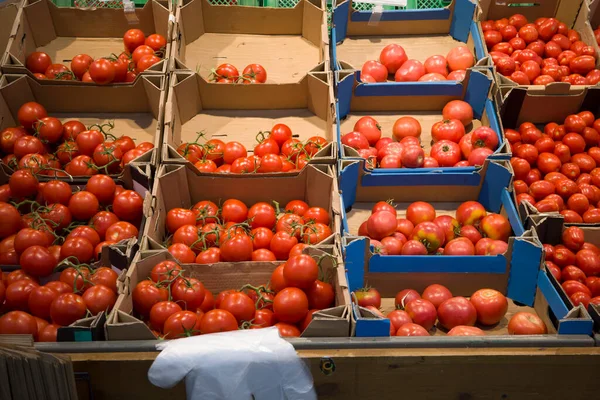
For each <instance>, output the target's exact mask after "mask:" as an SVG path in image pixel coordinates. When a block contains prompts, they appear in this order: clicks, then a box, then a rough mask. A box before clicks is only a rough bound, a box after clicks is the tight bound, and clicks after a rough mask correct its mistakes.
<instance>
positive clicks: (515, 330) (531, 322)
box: [508, 311, 548, 335]
mask: <svg viewBox="0 0 600 400" xmlns="http://www.w3.org/2000/svg"><path fill="white" fill-rule="evenodd" d="M508 333H509V334H510V335H544V334H546V333H548V328H546V325H545V324H544V321H542V320H541V319H540V317H538V316H537V315H534V314H531V313H528V312H523V311H520V312H518V313H516V314H515V315H513V316H512V318H511V319H510V321H509V322H508Z"/></svg>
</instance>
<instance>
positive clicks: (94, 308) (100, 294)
mask: <svg viewBox="0 0 600 400" xmlns="http://www.w3.org/2000/svg"><path fill="white" fill-rule="evenodd" d="M82 298H83V301H84V302H85V305H86V307H87V309H88V310H89V311H90V313H91V314H92V315H98V314H99V313H101V312H103V311H104V312H105V313H107V314H108V313H109V312H110V310H112V308H113V306H114V305H115V303H116V301H117V294H116V293H115V292H114V291H112V290H111V289H109V288H108V287H106V286H104V285H95V286H92V287H91V288H89V289H88V290H86V291H85V292H84V293H83V296H82Z"/></svg>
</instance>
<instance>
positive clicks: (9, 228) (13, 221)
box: [0, 202, 21, 239]
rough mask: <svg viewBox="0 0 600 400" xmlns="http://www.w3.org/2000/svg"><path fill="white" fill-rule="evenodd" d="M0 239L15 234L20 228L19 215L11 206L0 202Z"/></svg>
mask: <svg viewBox="0 0 600 400" xmlns="http://www.w3.org/2000/svg"><path fill="white" fill-rule="evenodd" d="M0 220H1V221H2V224H0V238H1V239H4V238H6V237H8V236H10V235H12V234H15V233H17V232H18V231H19V229H20V228H21V214H20V213H19V211H18V210H17V209H16V208H15V207H14V206H13V205H11V204H8V203H5V202H0Z"/></svg>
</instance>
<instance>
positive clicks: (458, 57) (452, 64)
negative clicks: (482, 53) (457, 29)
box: [446, 46, 475, 71]
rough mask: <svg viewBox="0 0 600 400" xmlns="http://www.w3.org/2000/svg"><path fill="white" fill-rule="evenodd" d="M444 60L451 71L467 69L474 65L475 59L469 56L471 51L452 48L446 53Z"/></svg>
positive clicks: (464, 47)
mask: <svg viewBox="0 0 600 400" xmlns="http://www.w3.org/2000/svg"><path fill="white" fill-rule="evenodd" d="M446 59H447V60H448V67H449V68H450V70H451V71H456V70H459V69H467V68H471V67H472V66H473V65H475V57H473V54H471V51H470V50H469V48H468V47H466V46H458V47H454V48H453V49H452V50H450V51H449V52H448V55H447V56H446Z"/></svg>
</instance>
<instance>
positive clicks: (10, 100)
mask: <svg viewBox="0 0 600 400" xmlns="http://www.w3.org/2000/svg"><path fill="white" fill-rule="evenodd" d="M165 86H166V78H165V77H163V76H162V75H158V74H155V75H150V74H149V75H144V76H142V77H141V78H140V79H138V80H136V81H135V82H134V83H133V84H132V85H121V86H118V87H116V86H112V87H111V86H87V85H59V84H52V85H42V84H40V83H39V82H38V81H36V80H35V79H33V78H31V77H29V76H27V75H4V76H2V77H1V78H0V115H1V116H2V117H3V118H2V119H1V120H0V130H2V129H4V128H7V127H10V126H18V125H19V122H18V119H17V112H18V110H19V108H20V107H21V105H23V104H24V103H26V102H28V101H36V102H38V103H40V104H41V105H43V106H44V107H45V108H46V110H47V111H48V113H49V115H50V116H54V117H57V118H59V119H60V120H61V121H64V120H68V119H74V120H78V121H81V122H82V123H83V124H85V125H86V126H89V125H91V124H103V123H108V122H111V121H112V122H114V125H115V127H114V129H113V130H112V133H113V134H117V135H128V136H130V137H131V138H132V139H134V141H136V142H137V143H141V142H151V143H153V144H154V146H155V148H154V149H153V150H151V151H149V152H147V153H145V154H144V155H142V156H140V157H138V158H137V159H136V160H135V161H136V162H138V163H142V162H143V163H149V164H151V165H156V164H157V162H158V161H157V160H158V154H159V150H160V146H161V143H162V130H163V126H162V125H163V118H164V117H163V114H164V102H165V98H166V91H165V90H164V89H165ZM60 179H67V178H60Z"/></svg>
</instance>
